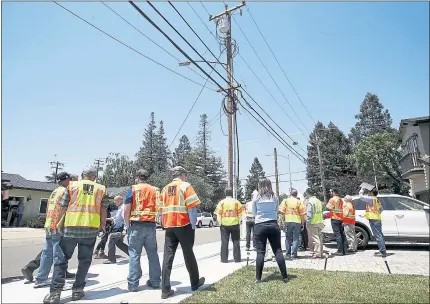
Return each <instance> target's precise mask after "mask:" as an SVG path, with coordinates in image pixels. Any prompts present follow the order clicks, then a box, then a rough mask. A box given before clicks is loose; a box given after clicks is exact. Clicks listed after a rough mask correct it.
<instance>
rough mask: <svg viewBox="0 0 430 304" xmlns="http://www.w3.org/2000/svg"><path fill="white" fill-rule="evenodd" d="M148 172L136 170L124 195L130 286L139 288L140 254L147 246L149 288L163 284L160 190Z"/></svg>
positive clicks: (133, 290) (130, 288)
mask: <svg viewBox="0 0 430 304" xmlns="http://www.w3.org/2000/svg"><path fill="white" fill-rule="evenodd" d="M149 176H150V175H149V172H148V171H146V170H144V169H140V170H138V171H137V173H136V182H137V181H138V183H137V184H136V185H134V186H131V188H130V190H128V192H127V194H126V196H125V202H124V220H125V228H126V229H127V234H128V246H129V249H128V252H129V257H130V262H129V275H128V278H127V280H128V290H129V291H131V292H137V291H138V288H139V280H140V278H141V277H142V268H141V266H140V255H141V254H142V248H145V250H146V254H147V256H148V263H149V280H148V281H147V282H146V285H147V286H148V287H150V288H160V282H161V267H160V260H159V258H158V252H157V238H156V231H157V230H156V217H157V212H158V208H159V205H160V199H159V197H160V191H159V189H158V188H156V187H154V186H151V185H150V184H148V179H149Z"/></svg>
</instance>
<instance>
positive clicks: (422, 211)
mask: <svg viewBox="0 0 430 304" xmlns="http://www.w3.org/2000/svg"><path fill="white" fill-rule="evenodd" d="M378 199H379V201H380V202H381V204H382V208H383V211H382V213H381V221H382V232H383V234H384V238H385V241H396V242H417V243H429V227H430V226H429V222H430V221H429V217H430V208H429V204H427V203H424V202H421V201H419V200H416V199H414V198H411V197H407V196H401V195H397V194H380V195H378ZM352 202H353V204H354V206H355V209H356V212H355V214H356V215H355V220H356V223H355V232H356V234H357V245H358V246H357V247H358V248H361V249H364V248H366V247H367V244H368V243H369V241H370V240H374V236H373V234H372V230H371V229H370V224H369V221H368V220H367V219H366V218H365V212H366V203H365V201H364V200H362V199H361V198H360V196H353V198H352ZM323 216H324V225H325V227H324V229H323V231H322V232H323V235H324V239H325V240H326V241H330V240H333V239H334V235H333V230H332V228H331V223H330V219H329V218H328V211H325V212H324V213H323Z"/></svg>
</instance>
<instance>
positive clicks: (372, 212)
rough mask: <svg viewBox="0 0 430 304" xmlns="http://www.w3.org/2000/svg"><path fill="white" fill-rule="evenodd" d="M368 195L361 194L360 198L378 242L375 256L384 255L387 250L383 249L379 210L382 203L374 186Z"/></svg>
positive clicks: (383, 242)
mask: <svg viewBox="0 0 430 304" xmlns="http://www.w3.org/2000/svg"><path fill="white" fill-rule="evenodd" d="M369 195H370V196H361V199H362V200H364V201H365V202H366V214H365V215H366V219H367V220H368V221H369V224H370V229H371V230H372V234H373V236H374V237H375V239H376V242H377V243H378V249H379V251H377V252H375V256H381V257H386V256H387V250H386V249H385V240H384V234H383V233H382V223H381V212H382V211H383V209H382V204H381V202H380V201H379V200H378V198H377V195H378V190H376V188H374V189H373V190H370V191H369Z"/></svg>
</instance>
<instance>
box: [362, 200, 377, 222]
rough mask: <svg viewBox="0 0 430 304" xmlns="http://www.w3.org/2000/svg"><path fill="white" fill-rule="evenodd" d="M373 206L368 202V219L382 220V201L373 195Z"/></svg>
mask: <svg viewBox="0 0 430 304" xmlns="http://www.w3.org/2000/svg"><path fill="white" fill-rule="evenodd" d="M371 199H372V206H370V205H369V204H367V203H366V214H365V215H366V219H368V220H381V203H380V202H379V200H378V199H377V198H376V197H374V196H372V197H371Z"/></svg>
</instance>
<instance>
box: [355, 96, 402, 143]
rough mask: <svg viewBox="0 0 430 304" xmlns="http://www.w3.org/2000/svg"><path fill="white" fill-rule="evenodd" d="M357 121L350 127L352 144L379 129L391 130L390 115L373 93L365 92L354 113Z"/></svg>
mask: <svg viewBox="0 0 430 304" xmlns="http://www.w3.org/2000/svg"><path fill="white" fill-rule="evenodd" d="M355 119H357V122H356V124H355V126H354V127H353V128H352V129H351V134H350V139H351V140H352V144H353V145H354V146H356V145H358V144H359V143H360V141H361V140H363V139H365V138H368V137H369V136H372V135H373V134H375V133H378V132H381V131H388V132H393V131H394V130H393V129H392V128H391V125H392V123H393V121H392V119H391V115H390V113H389V112H388V110H387V109H384V106H383V105H382V103H381V102H380V101H379V98H378V96H377V95H375V94H371V93H367V94H366V96H365V97H364V100H363V102H362V103H361V106H360V113H359V114H357V115H355Z"/></svg>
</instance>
